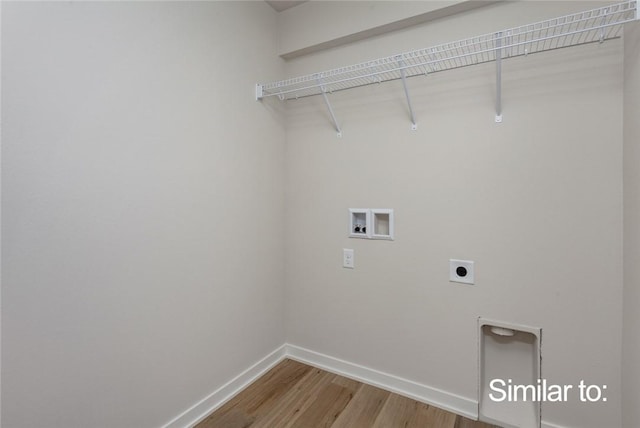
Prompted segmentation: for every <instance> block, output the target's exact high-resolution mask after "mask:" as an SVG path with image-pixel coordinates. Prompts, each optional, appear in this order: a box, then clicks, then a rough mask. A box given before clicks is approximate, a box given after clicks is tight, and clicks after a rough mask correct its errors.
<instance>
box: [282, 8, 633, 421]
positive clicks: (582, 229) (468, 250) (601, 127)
mask: <svg viewBox="0 0 640 428" xmlns="http://www.w3.org/2000/svg"><path fill="white" fill-rule="evenodd" d="M335 7H336V12H335V13H336V14H339V9H338V8H339V6H338V5H336V6H335ZM591 7H595V5H594V3H592V2H584V3H581V2H567V3H565V2H553V3H552V2H526V3H525V2H518V3H510V4H504V5H495V6H491V7H487V8H485V9H482V10H477V11H474V12H468V13H465V14H463V15H460V16H458V17H452V18H448V19H443V20H440V21H434V22H431V23H429V24H427V25H424V26H421V27H417V28H414V29H411V30H405V31H402V32H398V33H393V34H389V35H386V36H382V37H377V38H374V39H370V40H366V41H363V42H359V43H357V44H354V45H349V46H344V47H342V48H337V49H333V50H331V51H327V52H323V53H318V54H314V55H312V56H308V57H302V58H299V59H296V60H294V61H291V62H289V63H288V64H287V69H286V75H289V76H294V75H299V74H303V73H309V72H313V71H320V70H323V69H329V68H334V67H338V66H341V65H347V64H350V63H355V62H359V61H364V60H367V59H371V58H377V57H381V56H387V55H391V54H394V53H397V52H399V51H406V50H410V49H414V48H420V47H428V46H429V45H433V44H437V43H439V42H445V41H448V40H456V39H460V38H464V37H470V36H474V35H477V34H481V33H483V32H485V31H491V30H497V29H500V28H508V27H511V26H514V25H518V24H523V23H527V22H530V21H534V20H536V19H542V18H550V17H553V16H557V15H559V14H563V13H565V12H568V11H570V10H581V9H589V8H591ZM622 53H623V52H622V42H621V41H620V40H618V41H611V42H607V43H605V44H603V45H598V44H595V45H590V46H585V47H580V48H574V49H571V50H565V51H557V52H550V53H545V54H539V55H531V56H529V57H527V58H520V59H514V60H509V61H506V62H505V63H504V65H503V76H504V87H503V95H504V99H503V106H504V122H503V123H502V124H500V125H496V124H495V123H494V121H493V119H494V118H493V116H494V111H493V105H494V81H495V74H494V70H495V65H494V64H489V65H486V66H476V67H471V68H467V69H461V70H457V71H451V72H448V73H444V74H435V75H431V76H429V77H426V78H425V77H421V78H415V79H410V80H409V86H410V88H411V93H412V97H413V98H412V101H413V105H414V109H415V111H416V116H417V120H418V126H419V129H418V131H415V132H412V131H410V122H409V119H408V114H407V111H406V110H407V109H406V104H405V100H404V93H403V91H402V87H401V84H400V83H399V82H395V83H389V84H385V85H376V86H370V87H364V88H360V89H357V90H352V91H347V92H340V93H335V94H332V95H331V100H332V102H333V108H334V110H335V113H336V115H337V117H338V120H339V122H340V123H341V125H342V131H343V135H344V136H343V138H341V139H337V138H336V135H335V131H334V130H333V129H332V125H331V122H330V119H329V118H328V113H327V112H326V109H325V107H324V105H323V101H322V99H321V98H315V97H314V98H307V99H301V100H298V101H296V102H291V103H289V104H288V107H287V110H288V111H287V115H288V116H287V149H286V150H287V163H286V165H287V178H286V183H287V194H286V198H287V213H286V219H287V221H286V232H287V238H286V245H285V247H286V252H287V265H286V266H287V273H286V277H287V281H286V284H287V292H286V305H285V306H286V310H287V319H286V326H287V338H288V341H289V342H290V343H292V344H294V345H298V346H302V347H305V348H308V349H311V350H314V351H317V352H321V353H324V354H328V355H331V356H334V357H337V358H342V359H345V360H347V361H351V362H354V363H357V364H362V365H365V366H368V367H370V368H374V369H377V370H381V371H384V372H387V373H391V374H394V375H397V376H401V377H404V378H406V379H410V380H413V381H416V382H419V383H423V384H426V385H428V386H431V387H435V388H439V389H441V390H444V391H447V392H450V393H453V394H457V395H460V396H462V397H467V398H469V399H476V393H477V391H476V382H477V381H476V379H477V330H476V326H477V324H476V320H477V317H478V316H483V317H488V318H495V319H498V320H503V321H507V322H515V323H521V324H527V325H532V326H536V327H541V328H542V329H543V345H542V353H543V367H542V373H543V376H544V377H545V378H546V379H547V380H548V381H549V382H552V383H558V384H573V385H577V384H578V382H580V380H585V382H587V383H593V384H598V385H603V384H606V385H607V387H608V389H607V402H605V403H593V404H591V403H588V404H585V403H580V402H579V400H578V398H577V397H576V396H573V397H571V399H570V401H569V402H567V403H562V404H555V405H551V404H545V405H543V419H544V420H545V421H546V422H549V423H555V424H558V425H560V426H579V427H582V428H589V427H593V428H601V427H604V426H607V427H614V426H620V423H621V419H620V414H621V410H620V409H621V403H620V402H621V396H620V388H621V380H620V359H621V353H620V349H621V344H622V342H621V331H622V316H621V313H622ZM350 207H354V208H361V207H373V208H393V209H395V215H396V240H395V241H394V242H386V241H365V240H357V239H348V238H347V210H348V208H350ZM343 248H353V249H355V261H356V268H355V270H348V269H343V268H342V267H341V265H342V249H343ZM449 258H461V259H470V260H474V261H475V262H476V270H477V271H476V285H475V286H471V287H470V286H461V285H453V284H451V283H449V282H448V259H449Z"/></svg>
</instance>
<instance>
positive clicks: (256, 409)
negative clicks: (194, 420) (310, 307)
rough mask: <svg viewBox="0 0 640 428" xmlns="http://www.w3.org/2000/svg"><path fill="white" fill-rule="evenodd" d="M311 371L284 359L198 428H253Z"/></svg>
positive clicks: (307, 367) (305, 366)
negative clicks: (245, 427) (244, 427)
mask: <svg viewBox="0 0 640 428" xmlns="http://www.w3.org/2000/svg"><path fill="white" fill-rule="evenodd" d="M312 369H313V368H312V367H310V366H307V365H305V364H302V363H298V362H297V361H293V360H289V359H287V360H284V361H283V362H282V363H280V364H278V365H277V366H276V367H274V368H273V369H271V370H269V371H268V372H267V373H266V374H265V375H264V376H262V377H260V378H259V379H258V380H256V381H255V382H254V383H253V384H251V385H249V386H248V387H247V388H246V389H245V390H244V391H242V393H240V394H238V395H237V396H236V397H234V398H233V399H232V400H230V401H229V402H228V403H226V404H225V405H223V406H222V407H221V408H220V409H218V410H217V411H215V412H214V413H212V414H211V415H209V416H208V417H207V418H206V419H204V420H203V421H202V422H201V423H199V424H198V425H196V428H227V427H231V426H232V425H233V426H234V427H235V426H247V427H248V426H250V425H251V424H253V422H254V421H255V420H256V418H258V417H259V416H261V415H262V414H265V413H267V412H268V411H269V410H270V408H271V407H272V406H274V405H275V404H276V402H277V401H278V400H279V399H280V398H282V396H283V395H284V394H286V392H287V391H288V390H289V389H290V388H292V387H293V386H294V385H295V384H296V383H297V382H298V381H299V380H300V379H302V378H303V377H304V376H305V375H306V374H307V373H308V372H309V371H311V370H312ZM242 424H244V425H242Z"/></svg>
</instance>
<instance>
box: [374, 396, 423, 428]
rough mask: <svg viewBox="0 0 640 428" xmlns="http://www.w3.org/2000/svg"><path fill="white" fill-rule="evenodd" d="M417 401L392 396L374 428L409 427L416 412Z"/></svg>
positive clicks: (381, 411) (385, 404)
mask: <svg viewBox="0 0 640 428" xmlns="http://www.w3.org/2000/svg"><path fill="white" fill-rule="evenodd" d="M415 403H416V402H415V401H414V400H410V399H408V398H406V397H402V396H400V395H398V394H391V395H390V396H389V398H388V399H387V401H386V402H385V403H384V406H382V409H381V410H380V413H379V414H378V417H377V418H376V420H375V422H374V423H373V426H372V428H388V427H403V428H404V427H407V426H409V422H411V420H412V419H413V415H414V414H415V412H416V407H415Z"/></svg>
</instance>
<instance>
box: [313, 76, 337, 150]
mask: <svg viewBox="0 0 640 428" xmlns="http://www.w3.org/2000/svg"><path fill="white" fill-rule="evenodd" d="M316 81H317V82H318V86H320V91H321V92H322V97H323V98H324V103H325V104H326V105H327V109H328V110H329V114H330V115H331V120H333V126H334V127H335V128H336V132H337V133H338V134H337V135H338V138H341V137H342V130H341V129H340V125H338V121H337V120H336V115H335V114H333V108H331V103H330V102H329V97H328V96H327V90H326V89H325V87H324V85H323V84H322V80H320V78H319V77H318V78H316Z"/></svg>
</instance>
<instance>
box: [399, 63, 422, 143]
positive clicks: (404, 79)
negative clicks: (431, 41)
mask: <svg viewBox="0 0 640 428" xmlns="http://www.w3.org/2000/svg"><path fill="white" fill-rule="evenodd" d="M398 65H399V66H400V77H401V78H402V86H403V87H404V95H405V96H406V97H407V105H408V106H409V115H410V116H411V130H412V131H415V130H416V129H418V124H417V123H416V118H415V116H414V114H413V107H411V97H409V88H408V87H407V73H405V71H404V61H402V59H398Z"/></svg>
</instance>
